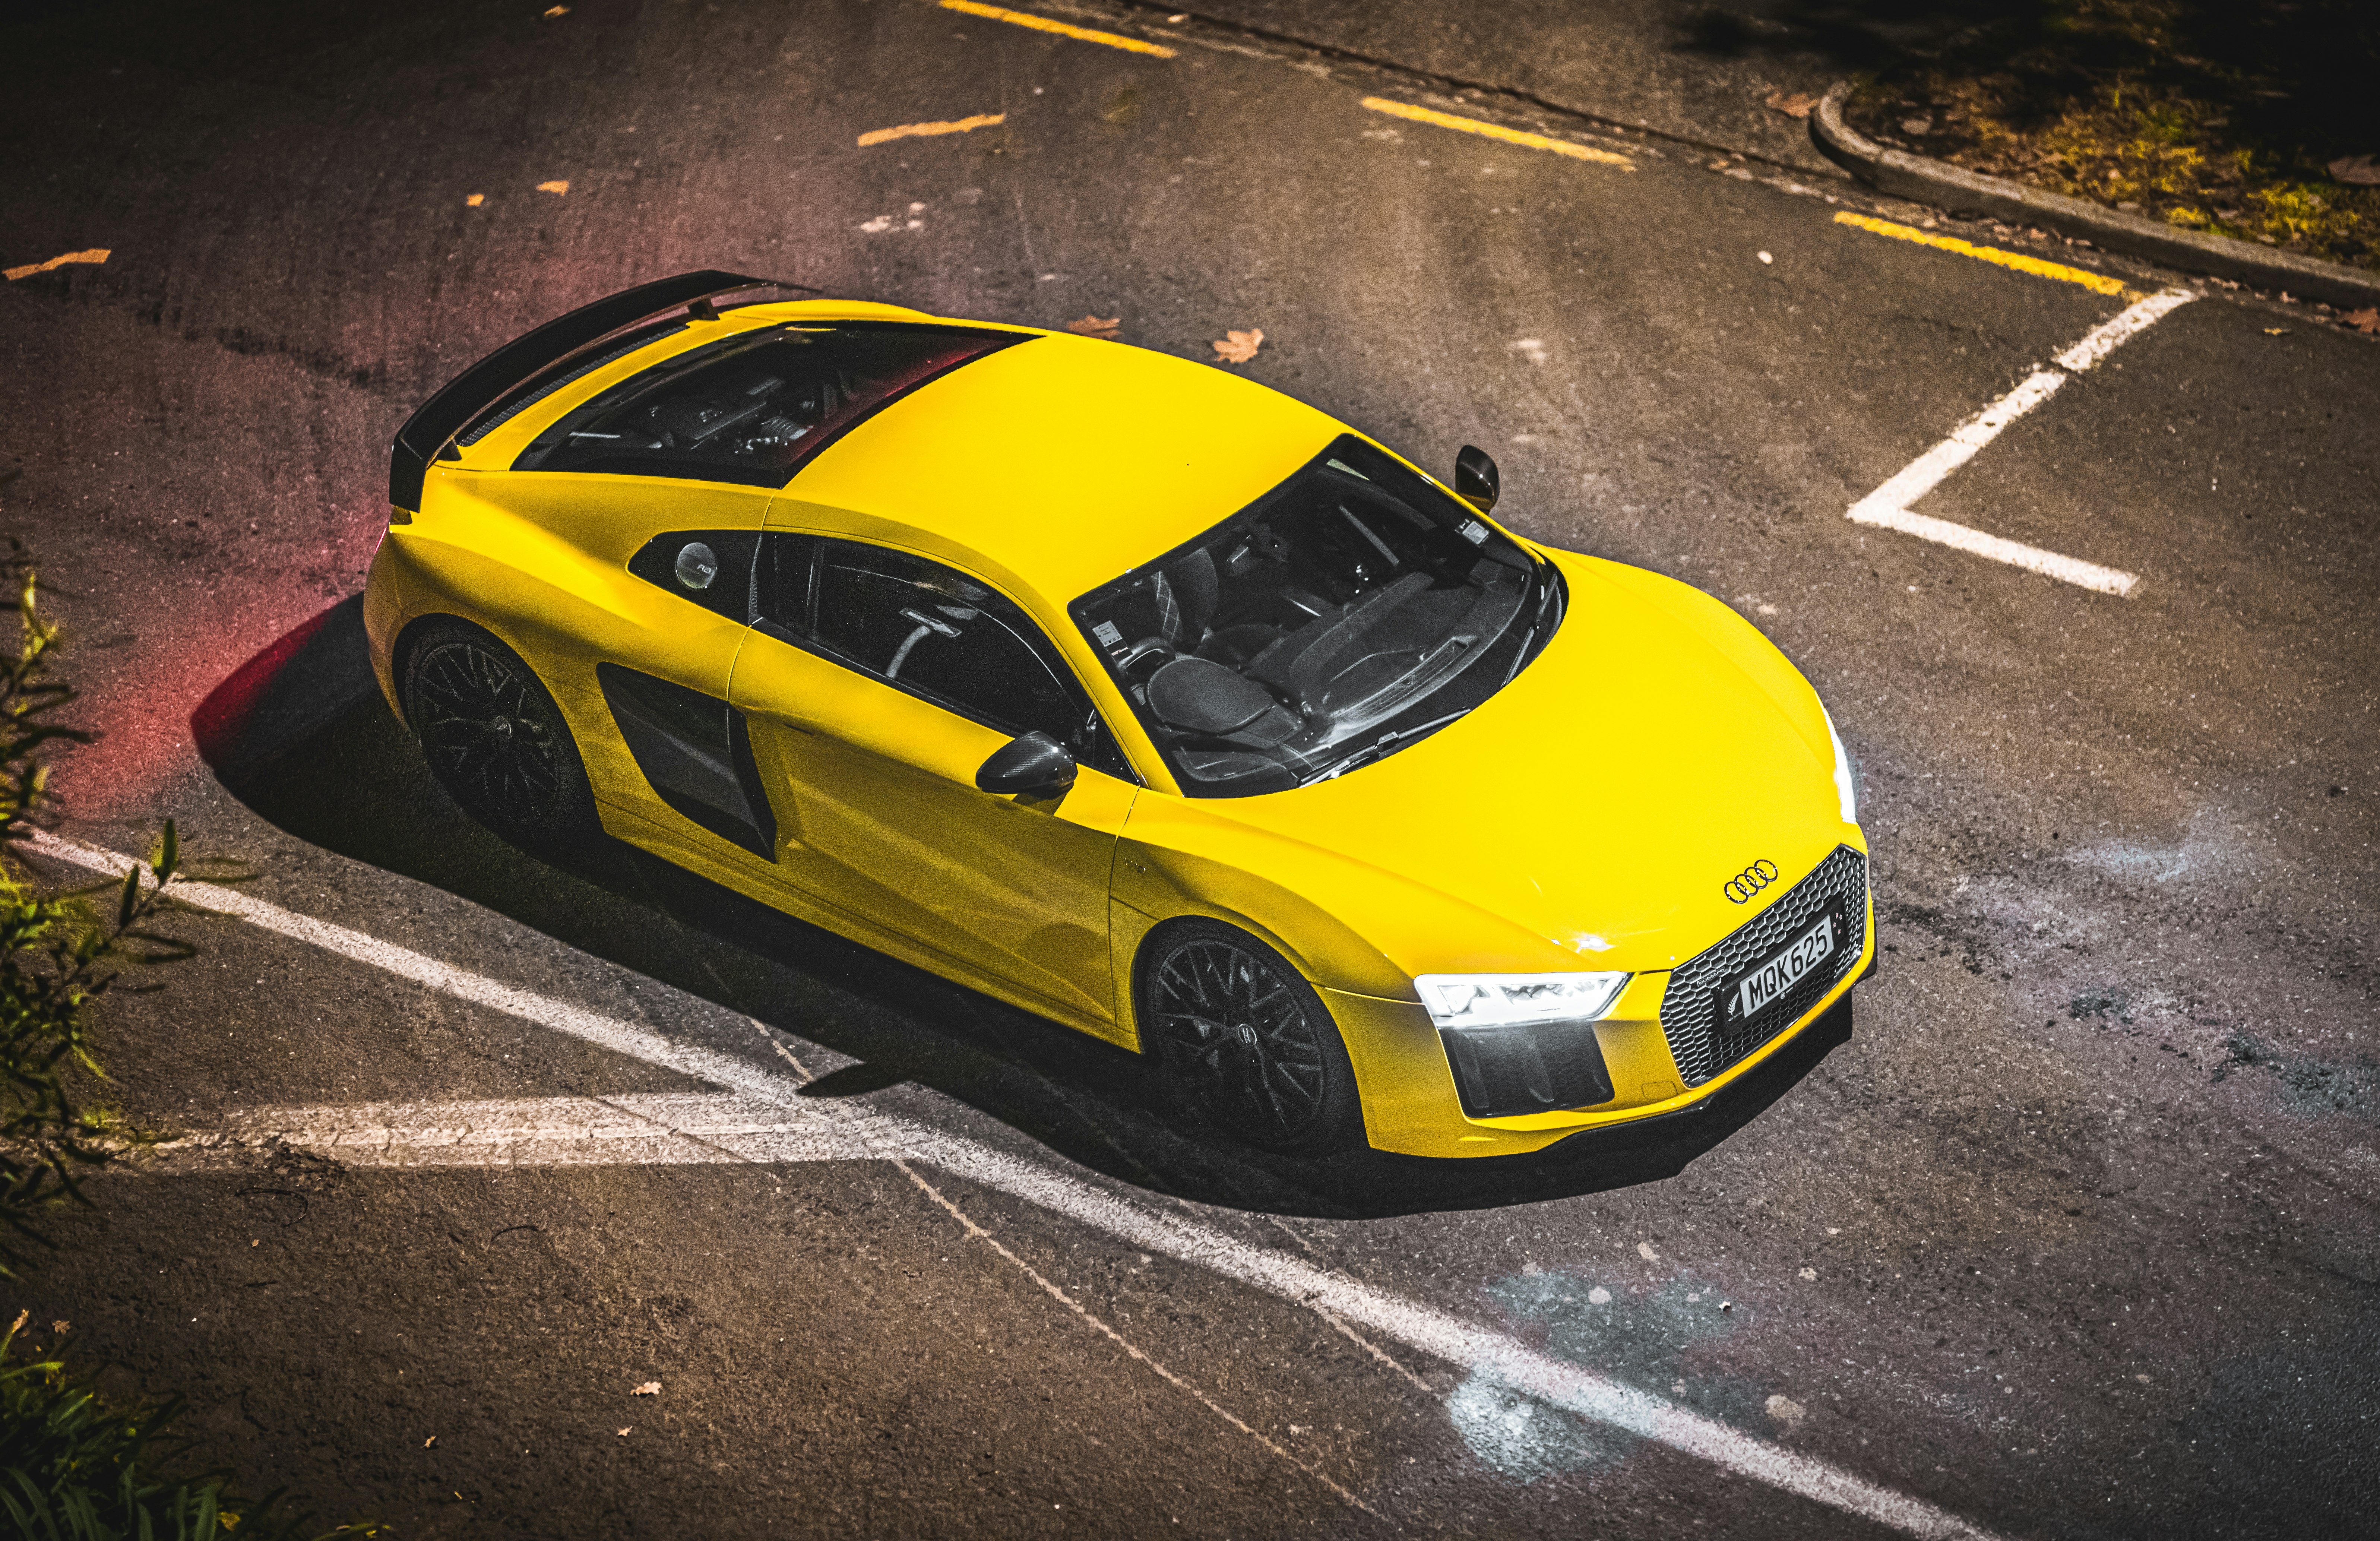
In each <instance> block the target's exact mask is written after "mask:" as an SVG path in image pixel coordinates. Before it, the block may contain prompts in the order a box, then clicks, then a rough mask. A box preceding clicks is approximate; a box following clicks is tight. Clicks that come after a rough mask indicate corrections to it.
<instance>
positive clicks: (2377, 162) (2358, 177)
mask: <svg viewBox="0 0 2380 1541" xmlns="http://www.w3.org/2000/svg"><path fill="white" fill-rule="evenodd" d="M2330 174H2331V175H2332V176H2336V177H2338V179H2339V180H2340V181H2342V182H2345V183H2347V184H2349V185H2350V186H2351V187H2358V188H2380V155H2341V156H2340V157H2339V158H2338V160H2336V161H2333V162H2331V163H2330Z"/></svg>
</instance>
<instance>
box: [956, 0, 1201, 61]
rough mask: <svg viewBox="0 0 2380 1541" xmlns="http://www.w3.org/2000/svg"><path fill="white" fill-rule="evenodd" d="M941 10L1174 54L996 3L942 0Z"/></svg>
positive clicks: (1165, 55)
mask: <svg viewBox="0 0 2380 1541" xmlns="http://www.w3.org/2000/svg"><path fill="white" fill-rule="evenodd" d="M942 9H944V10H946V11H959V12H962V13H964V14H965V15H967V16H980V17H985V18H990V20H993V21H1005V22H1007V23H1009V24H1010V25H1011V26H1014V27H1030V28H1032V29H1033V30H1035V31H1037V32H1053V33H1055V34H1057V35H1058V36H1059V37H1062V38H1073V39H1074V40H1075V42H1103V43H1106V44H1107V45H1108V46H1109V47H1110V48H1121V49H1123V51H1124V52H1125V53H1127V54H1149V55H1155V56H1156V57H1158V58H1160V59H1170V58H1172V57H1173V50H1172V49H1171V48H1168V47H1166V46H1165V45H1164V44H1162V43H1156V42H1141V41H1140V40H1139V39H1138V38H1127V37H1119V36H1117V35H1116V34H1115V33H1113V32H1094V31H1092V30H1090V29H1089V28H1088V27H1073V26H1069V25H1067V24H1066V23H1065V22H1062V21H1052V20H1050V18H1048V17H1046V16H1034V15H1032V14H1031V13H1030V12H1026V11H1012V10H1005V9H1002V7H1001V6H981V5H977V3H976V0H942Z"/></svg>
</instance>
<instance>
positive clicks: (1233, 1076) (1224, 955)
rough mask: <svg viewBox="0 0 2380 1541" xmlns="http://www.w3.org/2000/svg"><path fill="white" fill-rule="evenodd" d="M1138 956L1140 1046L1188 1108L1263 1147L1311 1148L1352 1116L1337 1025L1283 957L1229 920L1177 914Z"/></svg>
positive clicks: (1331, 1146) (1349, 1078)
mask: <svg viewBox="0 0 2380 1541" xmlns="http://www.w3.org/2000/svg"><path fill="white" fill-rule="evenodd" d="M1151 942H1152V945H1151V946H1150V948H1149V950H1148V951H1147V952H1145V953H1143V954H1142V961H1141V966H1140V968H1139V970H1138V971H1137V972H1138V981H1137V1000H1136V1001H1135V1005H1136V1006H1137V1008H1138V1012H1139V1018H1140V1034H1141V1041H1142V1043H1143V1045H1144V1046H1145V1047H1146V1048H1147V1049H1148V1050H1151V1051H1153V1052H1154V1053H1155V1054H1156V1055H1157V1056H1158V1059H1159V1061H1160V1062H1161V1063H1162V1064H1163V1065H1164V1066H1165V1070H1166V1074H1167V1076H1168V1078H1169V1079H1170V1080H1171V1081H1172V1084H1173V1086H1174V1089H1175V1091H1176V1093H1177V1095H1178V1096H1179V1097H1180V1098H1181V1099H1182V1100H1183V1102H1184V1103H1185V1104H1186V1105H1187V1106H1188V1107H1189V1109H1190V1110H1192V1111H1193V1112H1195V1113H1196V1114H1198V1115H1199V1116H1200V1117H1202V1118H1204V1119H1206V1120H1208V1122H1212V1123H1215V1124H1217V1125H1220V1127H1221V1128H1223V1129H1224V1130H1226V1131H1228V1132H1229V1133H1231V1134H1233V1135H1236V1136H1238V1137H1239V1138H1240V1139H1243V1140H1245V1141H1246V1142H1247V1143H1248V1144H1250V1145H1253V1146H1257V1147H1261V1148H1263V1149H1266V1150H1274V1151H1282V1152H1288V1153H1294V1154H1299V1155H1321V1154H1325V1153H1327V1152H1329V1151H1331V1150H1335V1149H1337V1148H1338V1147H1341V1146H1342V1145H1344V1144H1346V1143H1347V1142H1348V1140H1349V1139H1350V1138H1351V1137H1352V1136H1353V1135H1354V1132H1355V1131H1356V1130H1357V1129H1358V1128H1360V1127H1361V1125H1362V1122H1363V1113H1362V1109H1361V1107H1360V1105H1359V1103H1358V1102H1357V1099H1356V1096H1355V1072H1354V1066H1353V1065H1351V1064H1350V1063H1349V1062H1348V1060H1347V1049H1346V1045H1344V1044H1343V1043H1342V1042H1341V1041H1340V1038H1339V1028H1338V1025H1337V1024H1335V1023H1334V1022H1332V1021H1331V1019H1330V1011H1329V1009H1328V1008H1326V1007H1325V1006H1324V1005H1323V1004H1322V998H1321V997H1320V996H1319V995H1318V994H1317V993H1316V992H1315V989H1314V987H1313V986H1312V985H1309V984H1307V983H1306V982H1305V977H1303V976H1301V975H1300V974H1299V973H1298V972H1297V970H1296V969H1295V968H1293V967H1292V966H1291V965H1290V964H1289V963H1288V962H1287V960H1285V959H1283V958H1282V957H1281V954H1280V953H1276V952H1274V951H1273V950H1272V949H1271V948H1269V947H1268V946H1266V945H1265V944H1264V943H1263V942H1261V941H1258V940H1257V939H1256V938H1255V937H1252V936H1250V935H1248V934H1247V933H1246V932H1245V931H1243V930H1240V929H1239V928H1236V927H1232V926H1226V925H1223V924H1221V923H1220V922H1217V921H1211V920H1183V921H1177V922H1175V923H1174V924H1173V925H1172V926H1170V927H1168V928H1165V929H1164V930H1163V931H1161V932H1160V933H1159V934H1158V935H1157V936H1156V937H1154V938H1152V939H1151Z"/></svg>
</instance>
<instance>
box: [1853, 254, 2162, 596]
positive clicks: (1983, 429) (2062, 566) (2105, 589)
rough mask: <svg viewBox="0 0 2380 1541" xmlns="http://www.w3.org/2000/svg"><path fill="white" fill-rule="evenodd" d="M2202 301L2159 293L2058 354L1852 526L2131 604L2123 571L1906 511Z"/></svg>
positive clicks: (2130, 582) (1921, 459)
mask: <svg viewBox="0 0 2380 1541" xmlns="http://www.w3.org/2000/svg"><path fill="white" fill-rule="evenodd" d="M2195 298H2197V296H2196V295H2193V294H2192V293H2191V292H2190V291H2189V290H2187V289H2162V290H2159V291H2158V292H2157V293H2155V294H2153V295H2151V296H2149V297H2147V298H2145V299H2143V300H2140V301H2138V302H2137V303H2135V304H2132V305H2130V306H2127V307H2126V308H2125V309H2124V310H2123V311H2122V312H2121V313H2119V315H2117V316H2116V317H2115V318H2114V319H2113V320H2111V321H2108V322H2103V323H2102V324H2100V325H2099V326H2096V327H2094V328H2093V329H2092V330H2091V332H2090V334H2088V335H2086V336H2085V337H2083V340H2082V341H2081V342H2079V343H2076V344H2075V345H2074V346H2071V347H2070V348H2068V349H2067V350H2066V351H2065V352H2063V353H2060V354H2058V357H2057V359H2056V362H2057V363H2058V366H2059V367H2058V369H2054V370H2034V372H2033V373H2032V374H2030V375H2027V376H2026V377H2025V378H2024V380H2023V381H2022V382H2020V383H2019V384H2018V385H2017V387H2016V389H2014V390H2012V391H2010V393H2009V394H2006V395H2004V396H2002V397H2000V398H1999V399H1998V401H1995V402H1993V403H1992V404H1991V405H1990V406H1986V407H1985V408H1984V409H1983V410H1982V411H1980V412H1978V413H1976V414H1975V415H1974V416H1973V417H1972V418H1970V419H1967V420H1966V421H1965V422H1963V423H1961V424H1960V425H1959V426H1958V428H1956V429H1955V430H1953V431H1951V434H1950V436H1949V438H1947V439H1945V440H1943V441H1942V442H1941V443H1938V444H1936V445H1935V446H1934V447H1933V448H1932V449H1929V450H1927V451H1926V452H1925V454H1924V455H1919V456H1918V457H1917V458H1916V459H1914V460H1913V461H1911V462H1910V463H1909V464H1908V465H1906V466H1904V467H1901V468H1900V471H1899V472H1897V473H1896V474H1895V475H1894V476H1893V478H1892V479H1891V480H1889V481H1887V482H1886V483H1885V484H1884V485H1883V486H1881V487H1879V488H1877V489H1876V491H1873V492H1870V493H1869V494H1868V495H1867V496H1865V497H1864V498H1862V499H1860V501H1859V502H1857V503H1855V504H1852V506H1851V508H1850V509H1849V511H1848V512H1847V513H1846V515H1845V517H1847V518H1849V519H1851V520H1852V522H1853V523H1854V524H1863V525H1875V526H1877V527H1880V528H1885V529H1897V530H1899V531H1900V532H1901V533H1902V534H1904V535H1914V536H1916V537H1917V538H1918V539H1919V540H1931V541H1934V542H1935V543H1936V544H1937V545H1944V546H1950V547H1954V548H1956V549H1957V550H1959V551H1962V552H1972V553H1973V554H1974V555H1976V556H1986V557H1989V558H1991V559H1992V560H1993V561H1995V562H2005V563H2007V564H2009V565H2010V566H2011V567H2022V568H2023V569H2024V570H2025V571H2027V572H2031V573H2039V574H2041V575H2042V576H2044V577H2053V578H2057V579H2058V580H2059V581H2060V582H2062V583H2071V584H2075V585H2077V586H2079V587H2081V588H2090V589H2095V590H2096V591H2097V592H2099V593H2102V594H2114V595H2117V596H2118V597H2119V598H2124V599H2129V598H2131V593H2132V590H2133V589H2135V588H2138V587H2139V586H2140V581H2141V580H2140V579H2139V578H2138V577H2136V576H2133V575H2132V574H2131V573H2127V572H2124V571H2122V570H2121V569H2119V568H2115V567H2103V566H2101V565H2100V564H2097V563H2095V562H2085V561H2083V560H2082V559H2081V558H2079V557H2072V556H2062V555H2060V554H2059V553H2058V552H2050V551H2044V550H2042V549H2041V548H2040V547H2038V546H2028V545H2026V544H2024V543H2023V542H2022V541H2020V540H2005V539H2003V538H2001V537H1999V536H1997V535H1992V534H1988V533H1986V532H1985V531H1984V530H1980V529H1974V528H1970V527H1968V526H1966V525H1959V524H1952V523H1951V522H1950V521H1949V520H1948V519H1937V518H1934V517H1932V516H1928V515H1925V514H1918V513H1913V512H1912V511H1911V509H1910V506H1909V505H1910V504H1913V503H1915V502H1916V501H1917V500H1918V499H1919V498H1922V497H1924V496H1925V494H1926V493H1928V492H1930V491H1934V489H1935V488H1937V487H1939V486H1940V485H1941V484H1942V482H1943V479H1945V478H1947V477H1948V476H1949V474H1950V473H1951V472H1952V471H1955V470H1957V469H1958V468H1959V467H1961V466H1963V465H1965V464H1966V463H1967V462H1968V461H1970V460H1972V459H1973V458H1974V457H1975V453H1976V452H1977V451H1978V450H1980V449H1982V448H1983V447H1984V446H1985V444H1988V443H1991V442H1992V441H1993V440H1994V439H1997V438H1998V437H1999V435H2000V431H2001V430H2002V429H2004V428H2006V427H2008V425H2009V424H2010V423H2012V422H2014V421H2016V420H2017V419H2019V418H2022V417H2023V416H2024V415H2025V414H2026V413H2028V412H2030V411H2032V410H2033V409H2034V407H2036V406H2040V405H2041V404H2042V403H2043V402H2045V401H2047V400H2048V399H2049V398H2050V397H2051V396H2054V395H2056V394H2058V387H2060V386H2062V385H2064V384H2065V383H2066V382H2068V381H2069V380H2071V379H2072V378H2074V376H2075V375H2077V374H2081V373H2082V372H2083V370H2088V369H2090V368H2092V367H2093V366H2094V365H2095V364H2097V363H2098V362H2099V361H2100V360H2101V359H2103V358H2107V355H2108V354H2110V353H2113V352H2114V351H2115V350H2116V349H2117V348H2119V347H2120V346H2123V344H2124V343H2125V342H2126V341H2128V340H2129V339H2131V337H2133V336H2135V335H2137V334H2139V333H2140V332H2141V331H2143V329H2144V328H2146V327H2148V326H2150V325H2152V324H2153V323H2155V322H2156V321H2157V319H2158V318H2160V317H2162V316H2164V315H2165V314H2167V313H2168V311H2171V310H2173V309H2177V308H2179V307H2180V306H2182V305H2186V304H2188V303H2189V302H2190V301H2191V300H2192V299H2195Z"/></svg>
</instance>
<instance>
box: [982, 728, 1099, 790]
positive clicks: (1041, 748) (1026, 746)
mask: <svg viewBox="0 0 2380 1541" xmlns="http://www.w3.org/2000/svg"><path fill="white" fill-rule="evenodd" d="M975 784H976V785H977V787H978V788H980V789H981V790H983V791H985V792H996V793H1000V794H1002V795H1007V794H1009V793H1015V794H1017V795H1039V796H1044V797H1049V796H1055V795H1057V794H1059V793H1061V792H1063V791H1065V790H1066V789H1067V788H1068V787H1070V786H1072V785H1074V784H1075V757H1074V756H1072V755H1070V754H1068V753H1067V752H1066V749H1065V746H1063V745H1062V744H1060V743H1059V742H1058V741H1057V740H1056V739H1054V738H1052V737H1050V735H1049V734H1046V733H1028V734H1025V735H1024V736H1023V737H1020V738H1012V739H1010V740H1009V741H1008V742H1007V743H1005V744H1003V745H1002V746H1000V747H999V748H997V749H994V750H993V751H992V752H991V758H990V759H987V760H985V761H984V762H983V765H982V766H981V768H980V769H978V770H977V771H976V773H975Z"/></svg>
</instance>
